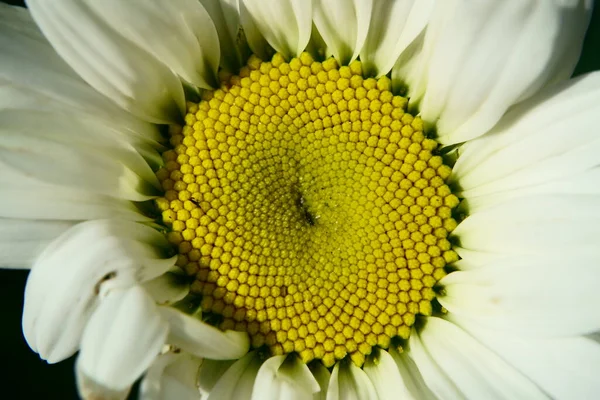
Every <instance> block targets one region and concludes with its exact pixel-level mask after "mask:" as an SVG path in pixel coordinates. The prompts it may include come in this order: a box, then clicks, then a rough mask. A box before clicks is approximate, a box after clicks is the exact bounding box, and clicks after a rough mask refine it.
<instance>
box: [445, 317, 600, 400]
mask: <svg viewBox="0 0 600 400" xmlns="http://www.w3.org/2000/svg"><path fill="white" fill-rule="evenodd" d="M448 317H449V318H450V319H451V320H452V321H453V322H455V323H456V324H458V325H459V326H460V327H461V328H463V329H464V330H465V331H467V332H469V334H470V335H472V336H473V337H474V338H476V339H477V340H478V341H479V342H480V343H482V344H483V345H485V346H487V347H488V348H489V349H490V350H492V351H493V352H494V353H496V354H497V355H498V356H499V357H501V358H503V359H504V360H506V362H507V363H509V364H510V365H512V366H513V367H514V368H516V369H517V370H519V371H521V373H523V374H524V375H525V376H527V377H528V378H529V379H530V380H531V381H533V382H534V383H535V384H537V385H538V387H540V388H542V389H543V390H544V392H546V393H547V394H548V396H549V397H551V398H553V399H558V400H568V399H594V398H596V397H597V395H598V392H600V381H599V380H598V365H600V344H598V343H597V342H595V341H594V340H591V339H588V338H585V337H569V338H557V339H543V338H522V337H518V336H514V335H507V334H506V333H505V332H497V331H495V330H489V329H484V328H481V327H480V326H477V325H475V324H473V323H471V322H468V320H466V319H464V318H459V317H457V316H455V315H452V314H449V316H448Z"/></svg>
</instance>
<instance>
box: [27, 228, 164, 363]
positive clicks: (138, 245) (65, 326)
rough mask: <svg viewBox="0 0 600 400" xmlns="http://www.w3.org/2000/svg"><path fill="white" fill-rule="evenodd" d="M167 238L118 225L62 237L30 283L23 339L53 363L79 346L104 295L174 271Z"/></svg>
mask: <svg viewBox="0 0 600 400" xmlns="http://www.w3.org/2000/svg"><path fill="white" fill-rule="evenodd" d="M160 246H162V248H163V249H164V248H165V247H166V246H167V243H166V240H165V238H164V237H163V236H162V235H161V234H160V233H158V232H157V231H155V230H154V229H151V228H149V227H146V226H143V225H140V224H137V223H133V222H124V221H116V220H100V221H89V222H84V223H81V224H78V225H75V226H74V227H72V228H71V229H69V230H68V231H66V232H65V233H64V234H62V235H61V236H59V237H58V238H57V239H56V240H55V241H54V242H52V243H51V245H49V246H48V247H47V248H46V249H45V250H44V252H43V253H42V254H41V255H40V256H39V257H38V259H37V261H36V262H35V264H34V266H33V268H32V271H31V273H30V275H29V278H28V280H27V286H26V288H25V306H24V311H23V334H24V336H25V338H26V340H27V343H28V344H29V346H30V347H31V348H32V349H33V350H34V351H36V352H38V353H39V354H40V356H41V357H42V358H43V359H46V360H47V361H48V362H57V361H61V360H63V359H65V358H67V357H69V356H71V355H72V354H73V353H74V352H75V351H77V349H78V347H79V341H80V338H81V334H82V332H83V329H84V327H85V325H86V323H87V321H88V319H89V317H90V315H91V314H92V313H93V311H94V310H95V308H96V307H97V305H98V301H99V300H98V299H99V295H100V294H101V293H103V292H106V291H107V290H109V288H115V287H129V286H132V285H134V284H135V283H136V282H138V281H140V282H143V281H145V280H147V279H152V278H154V277H156V276H158V275H161V274H162V273H164V272H166V271H167V270H168V269H169V268H170V267H172V266H173V264H174V262H175V259H173V258H171V259H165V258H163V256H162V255H161V248H160Z"/></svg>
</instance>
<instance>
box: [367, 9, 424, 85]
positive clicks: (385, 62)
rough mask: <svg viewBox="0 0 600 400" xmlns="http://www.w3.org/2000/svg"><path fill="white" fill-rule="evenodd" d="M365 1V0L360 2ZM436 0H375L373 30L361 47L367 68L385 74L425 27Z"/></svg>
mask: <svg viewBox="0 0 600 400" xmlns="http://www.w3.org/2000/svg"><path fill="white" fill-rule="evenodd" d="M359 3H363V2H359ZM433 5H434V1H433V0H424V1H423V0H418V1H414V0H375V1H373V9H372V12H371V20H370V24H369V32H368V34H367V35H366V39H365V42H364V45H363V46H362V48H361V49H359V51H360V61H361V62H362V66H363V72H365V73H366V74H368V75H374V76H377V77H379V76H381V75H385V74H387V73H388V72H390V70H391V69H392V67H393V66H394V64H395V63H396V61H397V60H398V58H399V57H400V55H401V54H402V52H404V51H405V50H406V49H407V48H408V46H409V45H410V44H411V43H413V41H414V40H415V39H416V38H417V37H418V36H419V34H420V33H421V32H422V31H423V29H425V27H426V25H427V23H428V22H429V18H430V16H431V11H432V10H433Z"/></svg>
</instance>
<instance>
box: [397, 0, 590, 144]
mask: <svg viewBox="0 0 600 400" xmlns="http://www.w3.org/2000/svg"><path fill="white" fill-rule="evenodd" d="M590 12H591V4H590V2H588V1H584V0H581V1H570V2H564V1H543V2H538V1H534V0H527V1H522V0H510V1H502V2H495V1H483V2H466V1H461V0H450V1H440V2H437V3H436V7H435V9H434V12H433V14H432V18H431V21H430V23H429V25H428V28H427V33H426V35H425V40H424V43H423V50H422V51H421V52H420V54H419V55H418V56H419V58H420V61H419V63H418V64H416V65H415V69H416V71H417V76H412V77H409V78H410V82H407V83H408V86H409V96H410V97H411V100H412V101H413V103H414V104H417V103H418V105H419V109H420V112H421V116H422V118H423V120H424V121H425V122H426V123H427V124H429V126H431V129H433V127H434V126H435V130H436V132H437V135H438V140H439V141H440V142H441V143H442V144H445V145H450V144H454V143H460V142H464V141H466V140H469V139H472V138H475V137H477V136H480V135H482V134H484V133H485V132H486V131H487V130H489V129H490V128H491V127H492V126H494V125H495V124H496V122H497V121H498V120H499V119H500V118H501V117H502V115H503V114H504V113H505V112H506V110H507V109H508V108H509V107H510V106H512V105H513V104H515V103H517V102H519V101H521V100H523V99H525V98H527V97H529V96H531V95H532V94H534V93H535V92H536V91H537V90H539V89H540V88H541V87H543V86H544V85H547V84H550V83H552V82H556V81H557V80H562V79H566V78H568V77H569V76H570V74H571V73H572V71H573V68H574V66H575V63H576V62H577V59H578V56H579V51H580V49H581V44H582V41H583V36H584V34H585V31H586V28H587V24H588V22H589V17H590Z"/></svg>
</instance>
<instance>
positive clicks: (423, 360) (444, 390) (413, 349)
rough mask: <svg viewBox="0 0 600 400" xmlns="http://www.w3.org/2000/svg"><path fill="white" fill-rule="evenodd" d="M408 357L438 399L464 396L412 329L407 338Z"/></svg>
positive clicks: (463, 397)
mask: <svg viewBox="0 0 600 400" xmlns="http://www.w3.org/2000/svg"><path fill="white" fill-rule="evenodd" d="M408 347H409V350H410V352H409V353H408V354H409V355H410V358H412V359H413V361H414V362H415V365H416V366H417V368H418V370H419V372H420V373H421V376H422V378H423V381H424V382H425V384H426V385H427V387H428V388H429V390H431V392H433V393H434V395H435V397H437V398H439V399H465V398H466V396H465V395H463V394H462V392H461V391H460V390H459V389H458V388H457V387H456V385H455V384H454V382H452V380H451V379H450V378H449V377H448V375H446V373H445V372H444V370H443V369H442V368H441V367H440V366H439V365H438V363H437V362H436V360H435V359H433V357H432V356H431V355H430V354H429V352H428V351H427V349H426V348H425V346H424V344H423V342H422V340H421V337H420V336H419V333H418V332H417V331H416V329H413V330H412V332H411V333H410V337H409V338H408Z"/></svg>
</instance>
